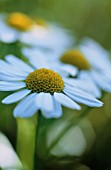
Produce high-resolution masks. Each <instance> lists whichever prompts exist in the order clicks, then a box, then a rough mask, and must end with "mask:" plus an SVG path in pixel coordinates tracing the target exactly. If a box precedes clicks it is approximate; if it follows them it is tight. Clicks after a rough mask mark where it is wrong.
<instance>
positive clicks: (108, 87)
mask: <svg viewBox="0 0 111 170" xmlns="http://www.w3.org/2000/svg"><path fill="white" fill-rule="evenodd" d="M91 75H92V78H93V79H94V80H95V82H96V83H97V85H98V86H99V87H100V88H101V89H103V90H104V91H107V92H111V79H109V78H107V77H106V76H105V75H104V74H101V73H99V72H94V71H93V72H91Z"/></svg>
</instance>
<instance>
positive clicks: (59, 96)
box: [54, 93, 81, 110]
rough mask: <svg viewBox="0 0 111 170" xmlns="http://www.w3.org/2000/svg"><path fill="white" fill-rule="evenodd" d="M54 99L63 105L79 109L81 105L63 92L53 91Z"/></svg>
mask: <svg viewBox="0 0 111 170" xmlns="http://www.w3.org/2000/svg"><path fill="white" fill-rule="evenodd" d="M54 97H55V99H56V100H57V101H58V102H59V103H60V104H62V105H64V106H65V107H68V108H71V109H76V110H80V109H81V107H80V106H79V105H78V104H77V103H75V102H74V101H73V100H71V99H70V98H69V97H67V96H66V95H64V94H63V93H54Z"/></svg>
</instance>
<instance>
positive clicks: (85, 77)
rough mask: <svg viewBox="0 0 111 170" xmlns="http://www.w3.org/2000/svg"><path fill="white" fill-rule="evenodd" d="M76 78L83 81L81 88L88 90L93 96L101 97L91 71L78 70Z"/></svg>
mask: <svg viewBox="0 0 111 170" xmlns="http://www.w3.org/2000/svg"><path fill="white" fill-rule="evenodd" d="M78 79H79V80H81V81H83V85H82V83H81V85H82V86H83V88H82V89H84V90H87V91H89V92H90V93H91V94H92V95H93V96H95V97H97V98H101V95H102V94H101V90H100V88H99V87H98V85H97V84H96V82H95V81H94V79H93V78H92V75H91V71H80V72H79V74H78Z"/></svg>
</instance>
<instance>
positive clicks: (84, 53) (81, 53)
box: [56, 39, 111, 97]
mask: <svg viewBox="0 0 111 170" xmlns="http://www.w3.org/2000/svg"><path fill="white" fill-rule="evenodd" d="M56 60H58V61H59V63H65V64H70V65H71V66H72V67H75V66H76V67H77V68H78V69H79V72H78V73H79V74H78V80H79V81H81V80H84V81H85V82H87V83H86V86H85V88H84V87H81V88H82V89H84V90H85V91H87V89H89V91H90V92H91V93H92V94H93V95H94V96H95V97H101V89H102V90H104V91H108V92H111V78H110V76H109V73H111V62H110V59H109V53H108V52H107V51H106V50H105V49H103V48H102V47H101V46H100V45H99V44H98V43H96V42H95V41H94V40H91V39H84V40H83V41H82V43H81V44H80V45H79V46H78V48H76V49H71V50H68V51H66V52H65V53H64V54H62V55H61V56H59V57H56ZM89 84H90V86H89Z"/></svg>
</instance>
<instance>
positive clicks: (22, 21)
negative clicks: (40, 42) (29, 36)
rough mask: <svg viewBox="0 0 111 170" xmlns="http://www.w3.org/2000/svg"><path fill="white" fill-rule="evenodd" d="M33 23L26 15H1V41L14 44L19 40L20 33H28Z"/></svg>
mask: <svg viewBox="0 0 111 170" xmlns="http://www.w3.org/2000/svg"><path fill="white" fill-rule="evenodd" d="M32 25H33V21H32V20H31V19H30V18H29V17H28V16H27V15H25V14H22V13H18V12H16V13H11V14H0V41H2V42H4V43H13V42H15V41H17V40H18V39H19V36H20V33H21V32H24V31H28V30H29V29H30V28H31V26H32Z"/></svg>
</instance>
